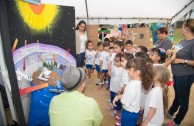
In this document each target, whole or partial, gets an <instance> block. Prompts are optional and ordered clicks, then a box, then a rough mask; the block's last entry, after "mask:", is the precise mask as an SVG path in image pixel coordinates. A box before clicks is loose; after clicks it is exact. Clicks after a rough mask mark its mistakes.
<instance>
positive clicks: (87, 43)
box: [86, 40, 93, 49]
mask: <svg viewBox="0 0 194 126" xmlns="http://www.w3.org/2000/svg"><path fill="white" fill-rule="evenodd" d="M90 43H92V44H93V42H92V40H88V41H87V42H86V49H88V45H89V44H90Z"/></svg>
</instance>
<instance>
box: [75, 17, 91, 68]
mask: <svg viewBox="0 0 194 126" xmlns="http://www.w3.org/2000/svg"><path fill="white" fill-rule="evenodd" d="M75 33H76V62H77V67H83V64H84V58H85V50H86V41H87V39H88V38H87V33H86V22H85V21H83V20H81V21H80V22H79V23H78V25H77V27H76V32H75Z"/></svg>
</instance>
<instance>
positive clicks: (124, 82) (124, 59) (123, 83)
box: [117, 53, 134, 95]
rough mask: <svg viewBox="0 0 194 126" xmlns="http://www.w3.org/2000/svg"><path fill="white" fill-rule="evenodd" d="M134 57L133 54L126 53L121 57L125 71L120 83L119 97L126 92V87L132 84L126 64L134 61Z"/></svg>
mask: <svg viewBox="0 0 194 126" xmlns="http://www.w3.org/2000/svg"><path fill="white" fill-rule="evenodd" d="M133 58H134V56H133V54H132V53H124V54H123V56H122V57H121V66H122V67H123V68H124V69H125V71H124V72H123V73H122V79H121V81H120V90H119V91H118V92H117V94H118V95H120V94H122V93H123V92H124V89H125V87H126V85H127V84H128V83H129V82H130V80H131V78H130V77H129V75H128V70H127V68H126V64H127V62H128V61H129V60H131V59H133Z"/></svg>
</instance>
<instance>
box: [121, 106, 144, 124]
mask: <svg viewBox="0 0 194 126" xmlns="http://www.w3.org/2000/svg"><path fill="white" fill-rule="evenodd" d="M139 115H140V112H138V113H134V112H129V111H126V110H125V109H123V111H122V115H121V126H136V123H137V120H138V118H139Z"/></svg>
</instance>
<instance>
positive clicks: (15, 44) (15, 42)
mask: <svg viewBox="0 0 194 126" xmlns="http://www.w3.org/2000/svg"><path fill="white" fill-rule="evenodd" d="M17 44H18V39H17V38H16V39H15V41H14V44H13V47H12V53H13V52H14V51H15V48H16V46H17Z"/></svg>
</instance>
